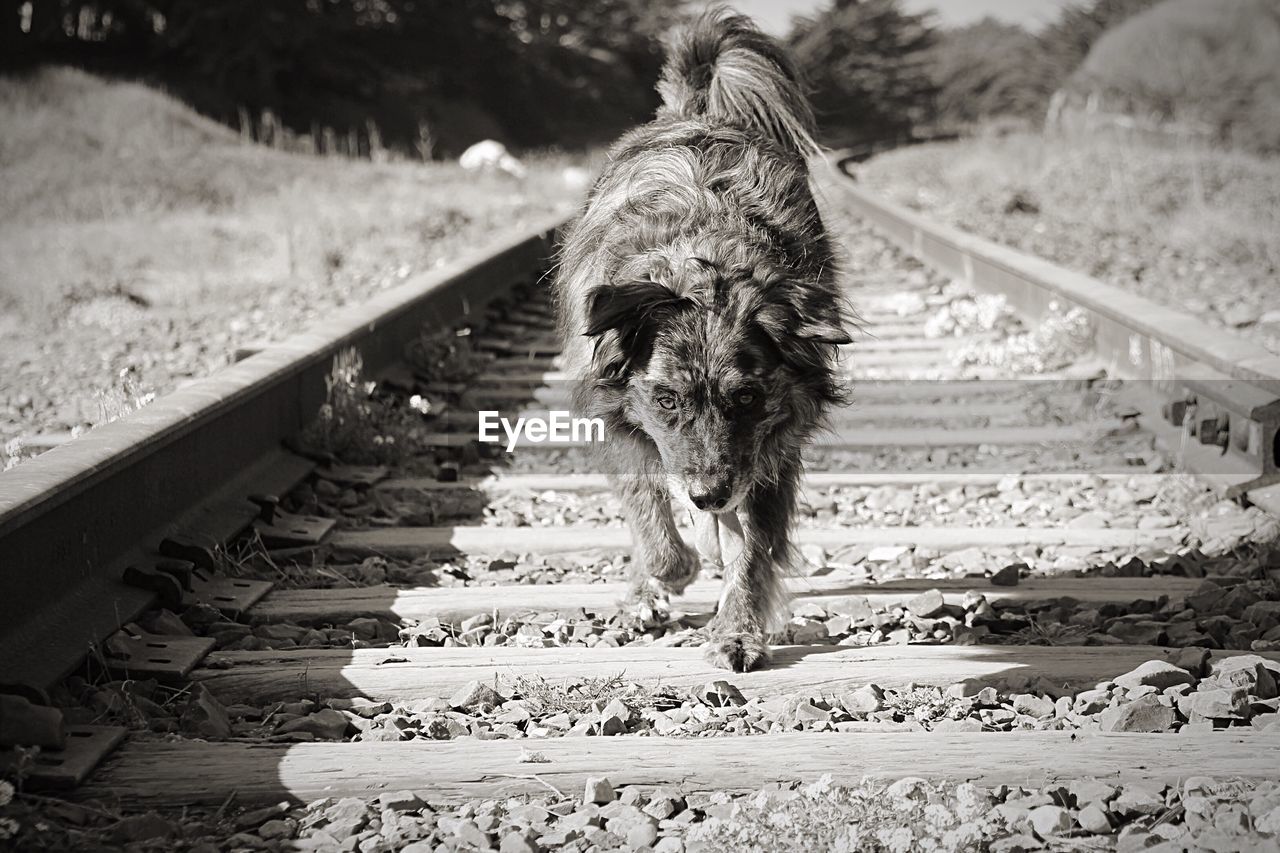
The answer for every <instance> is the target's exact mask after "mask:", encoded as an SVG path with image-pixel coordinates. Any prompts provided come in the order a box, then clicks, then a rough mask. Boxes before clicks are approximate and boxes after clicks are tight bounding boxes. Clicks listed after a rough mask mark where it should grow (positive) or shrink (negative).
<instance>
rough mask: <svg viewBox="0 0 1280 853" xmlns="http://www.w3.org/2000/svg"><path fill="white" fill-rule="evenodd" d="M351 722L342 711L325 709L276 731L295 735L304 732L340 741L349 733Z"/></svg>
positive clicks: (290, 721)
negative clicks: (348, 728)
mask: <svg viewBox="0 0 1280 853" xmlns="http://www.w3.org/2000/svg"><path fill="white" fill-rule="evenodd" d="M349 725H350V721H348V720H347V718H346V716H345V715H344V714H343V713H342V712H341V711H335V710H333V709H332V708H325V709H324V710H322V711H316V712H315V713H312V714H308V715H307V716H305V717H299V718H297V719H296V720H289V721H287V722H285V723H284V724H283V725H281V726H280V727H279V728H278V729H276V734H282V735H285V734H293V733H295V732H304V733H306V734H311V735H314V736H315V737H317V738H322V739H324V740H338V739H339V738H342V737H344V736H345V735H346V733H347V727H348V726H349Z"/></svg>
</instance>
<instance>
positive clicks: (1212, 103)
mask: <svg viewBox="0 0 1280 853" xmlns="http://www.w3.org/2000/svg"><path fill="white" fill-rule="evenodd" d="M1277 57H1280V2H1277V0H1219V2H1217V3H1212V4H1206V3H1202V2H1199V0H1166V2H1163V3H1160V4H1159V5H1157V6H1154V7H1152V8H1150V9H1148V10H1147V11H1145V12H1143V13H1142V14H1139V15H1135V16H1134V17H1132V18H1130V19H1128V20H1126V21H1124V22H1123V23H1121V24H1120V25H1118V26H1116V27H1115V28H1114V29H1111V30H1108V31H1107V32H1105V33H1103V35H1102V37H1101V38H1100V39H1099V40H1098V42H1097V44H1096V45H1095V46H1094V47H1093V50H1092V51H1091V52H1090V53H1089V56H1088V58H1087V59H1086V60H1085V62H1084V64H1083V65H1082V66H1081V68H1080V70H1079V71H1078V72H1077V73H1076V75H1075V79H1074V82H1075V85H1076V86H1077V87H1079V88H1082V89H1085V90H1089V91H1098V92H1100V93H1102V94H1104V95H1109V96H1111V98H1112V99H1114V100H1117V101H1118V102H1119V103H1120V106H1121V107H1122V108H1123V109H1124V111H1125V112H1129V113H1151V114H1153V115H1154V116H1155V117H1156V118H1157V119H1158V120H1161V121H1174V122H1178V123H1180V124H1190V125H1192V126H1195V125H1200V126H1203V127H1204V128H1205V129H1206V130H1207V131H1208V133H1210V134H1211V135H1212V136H1213V137H1214V138H1215V139H1216V140H1218V141H1221V142H1226V143H1232V144H1235V145H1238V146H1241V147H1247V148H1251V149H1255V150H1260V151H1271V152H1277V151H1280V59H1277Z"/></svg>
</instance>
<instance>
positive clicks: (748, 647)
mask: <svg viewBox="0 0 1280 853" xmlns="http://www.w3.org/2000/svg"><path fill="white" fill-rule="evenodd" d="M789 467H790V469H791V470H789V471H787V472H786V473H785V475H784V476H782V477H780V478H778V480H777V481H776V482H774V483H771V484H769V485H765V486H757V487H755V488H753V489H752V490H751V492H749V493H748V495H747V499H746V501H745V505H744V507H743V509H744V510H745V512H744V518H743V524H742V533H743V540H744V543H743V549H742V554H741V555H740V556H739V557H738V558H737V559H736V560H733V561H732V562H731V563H730V564H729V565H726V566H725V575H724V590H723V591H722V592H721V594H720V606H719V608H718V609H717V610H716V615H715V616H714V617H713V618H712V620H711V622H709V623H708V624H707V632H708V635H709V637H708V640H707V644H706V645H705V646H704V647H703V654H704V655H705V656H706V658H707V660H708V661H709V662H710V663H711V664H712V665H714V666H718V667H721V668H723V669H731V670H733V671H734V672H747V671H750V670H752V669H755V668H756V667H758V666H760V665H761V664H763V663H764V662H765V661H766V660H768V658H769V646H768V644H767V643H766V642H765V636H766V634H767V633H768V632H769V631H771V630H777V629H778V628H780V627H781V626H780V625H778V624H774V623H778V622H780V621H785V620H786V618H787V616H788V615H789V614H788V613H787V595H786V589H785V588H784V586H783V577H784V575H785V572H784V566H785V564H786V562H787V561H789V560H790V556H791V543H790V535H791V519H792V516H793V514H794V512H795V500H796V480H797V478H798V476H799V466H798V465H796V466H789Z"/></svg>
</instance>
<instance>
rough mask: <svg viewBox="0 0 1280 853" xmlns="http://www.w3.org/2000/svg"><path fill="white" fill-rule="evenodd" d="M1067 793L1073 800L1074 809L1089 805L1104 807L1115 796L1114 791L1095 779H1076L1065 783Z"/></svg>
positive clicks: (1112, 787) (1111, 787)
mask: <svg viewBox="0 0 1280 853" xmlns="http://www.w3.org/2000/svg"><path fill="white" fill-rule="evenodd" d="M1067 793H1069V794H1070V795H1071V796H1072V797H1074V798H1075V805H1076V807H1077V808H1082V807H1084V806H1086V805H1088V804H1089V803H1096V804H1098V805H1099V806H1103V805H1106V804H1107V802H1109V801H1110V800H1111V798H1112V797H1114V796H1115V795H1116V789H1115V787H1114V786H1112V785H1108V784H1107V783H1106V782H1099V781H1098V780H1097V779H1076V780H1075V781H1072V782H1068V783H1067Z"/></svg>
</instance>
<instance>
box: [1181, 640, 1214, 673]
mask: <svg viewBox="0 0 1280 853" xmlns="http://www.w3.org/2000/svg"><path fill="white" fill-rule="evenodd" d="M1210 654H1211V653H1210V651H1209V650H1208V649H1206V648H1202V647H1200V646H1187V647H1186V648H1182V649H1179V650H1178V654H1177V656H1176V657H1175V658H1174V659H1173V664H1174V666H1176V667H1178V668H1179V669H1185V670H1186V671H1187V672H1189V673H1191V674H1192V675H1194V676H1195V677H1197V678H1199V677H1200V676H1202V675H1204V672H1205V666H1206V665H1207V664H1208V663H1209V656H1210Z"/></svg>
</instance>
